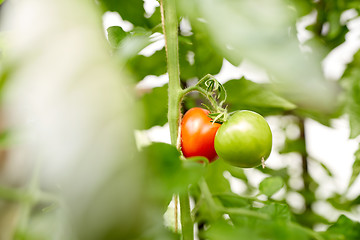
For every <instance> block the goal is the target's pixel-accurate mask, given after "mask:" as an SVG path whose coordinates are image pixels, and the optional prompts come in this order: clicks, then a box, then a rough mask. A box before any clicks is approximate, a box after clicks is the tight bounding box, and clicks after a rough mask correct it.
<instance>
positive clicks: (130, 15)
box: [98, 0, 148, 27]
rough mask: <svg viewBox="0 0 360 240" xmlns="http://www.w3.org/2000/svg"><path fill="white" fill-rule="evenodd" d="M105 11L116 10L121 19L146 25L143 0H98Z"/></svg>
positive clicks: (138, 24) (137, 24)
mask: <svg viewBox="0 0 360 240" xmlns="http://www.w3.org/2000/svg"><path fill="white" fill-rule="evenodd" d="M98 2H99V3H100V4H101V5H102V6H103V7H104V8H105V10H107V11H116V12H118V13H119V14H120V16H121V18H122V19H123V20H128V21H129V22H131V23H132V24H134V25H136V26H142V27H145V26H147V25H148V24H147V19H146V18H145V9H144V1H143V0H131V1H127V0H99V1H98Z"/></svg>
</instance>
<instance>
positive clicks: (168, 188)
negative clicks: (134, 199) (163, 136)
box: [144, 143, 205, 207]
mask: <svg viewBox="0 0 360 240" xmlns="http://www.w3.org/2000/svg"><path fill="white" fill-rule="evenodd" d="M144 153H145V156H146V157H147V168H146V172H147V174H146V176H147V179H146V182H147V185H148V187H147V190H146V191H148V193H149V196H150V197H151V198H152V199H155V200H157V201H158V202H160V203H161V204H164V205H162V206H163V207H165V206H166V204H165V203H166V201H169V200H170V199H171V197H172V195H173V194H174V193H176V192H177V193H179V192H182V191H187V189H188V186H189V184H192V183H196V182H197V181H198V180H199V179H200V177H201V176H202V175H203V173H204V171H205V168H204V166H203V164H201V163H197V162H182V161H181V160H180V152H179V151H178V150H177V149H176V148H175V147H174V146H172V145H169V144H166V143H153V144H151V145H150V146H148V147H147V148H145V149H144Z"/></svg>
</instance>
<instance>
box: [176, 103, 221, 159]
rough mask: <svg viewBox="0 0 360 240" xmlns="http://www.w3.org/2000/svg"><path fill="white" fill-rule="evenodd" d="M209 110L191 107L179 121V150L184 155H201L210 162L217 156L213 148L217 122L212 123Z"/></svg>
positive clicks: (217, 126) (218, 125) (217, 127)
mask: <svg viewBox="0 0 360 240" xmlns="http://www.w3.org/2000/svg"><path fill="white" fill-rule="evenodd" d="M209 113H210V112H209V111H208V110H206V109H203V108H198V107H195V108H191V109H190V110H189V111H187V112H186V113H185V115H184V117H183V119H182V121H181V150H182V152H183V154H184V156H185V157H195V156H203V157H206V158H207V159H208V160H209V161H210V162H212V161H214V160H215V158H216V157H217V154H216V152H215V148H214V139H215V134H216V132H217V130H218V129H219V127H220V126H221V125H220V124H219V123H213V122H212V119H211V118H210V117H209V116H208V115H209Z"/></svg>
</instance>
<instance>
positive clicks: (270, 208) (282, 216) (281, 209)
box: [259, 203, 291, 221]
mask: <svg viewBox="0 0 360 240" xmlns="http://www.w3.org/2000/svg"><path fill="white" fill-rule="evenodd" d="M259 212H261V213H266V214H268V215H269V216H270V217H271V219H273V220H274V219H277V220H283V221H290V219H291V213H290V210H289V207H288V205H286V204H280V203H270V204H269V205H265V206H264V207H263V208H260V209H259Z"/></svg>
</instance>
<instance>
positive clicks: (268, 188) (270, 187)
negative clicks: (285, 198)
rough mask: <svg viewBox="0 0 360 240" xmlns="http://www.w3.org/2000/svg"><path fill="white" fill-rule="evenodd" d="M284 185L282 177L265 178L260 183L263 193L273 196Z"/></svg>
mask: <svg viewBox="0 0 360 240" xmlns="http://www.w3.org/2000/svg"><path fill="white" fill-rule="evenodd" d="M283 186H284V181H283V179H282V178H281V177H278V176H277V177H268V178H265V179H264V180H263V181H262V182H261V183H260V185H259V190H260V192H261V193H262V194H265V195H266V196H268V197H271V196H272V195H274V193H276V192H277V191H279V190H280V189H281V188H282V187H283Z"/></svg>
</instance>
